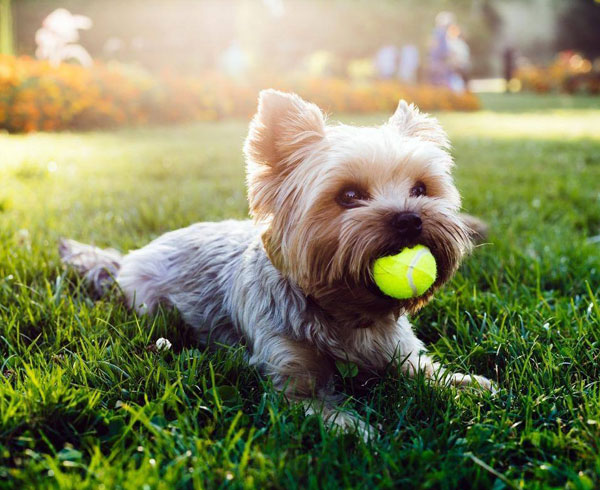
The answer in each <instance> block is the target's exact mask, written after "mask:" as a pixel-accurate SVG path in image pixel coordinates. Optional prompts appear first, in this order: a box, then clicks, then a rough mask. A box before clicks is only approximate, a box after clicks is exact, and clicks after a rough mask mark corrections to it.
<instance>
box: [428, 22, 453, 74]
mask: <svg viewBox="0 0 600 490" xmlns="http://www.w3.org/2000/svg"><path fill="white" fill-rule="evenodd" d="M453 23H454V14H452V13H450V12H440V13H439V14H437V16H436V18H435V27H434V28H433V32H432V35H431V45H430V49H429V78H430V82H431V83H432V84H433V85H444V86H449V84H450V67H449V64H448V58H449V54H450V50H449V47H448V28H449V27H450V26H451V25H452V24H453Z"/></svg>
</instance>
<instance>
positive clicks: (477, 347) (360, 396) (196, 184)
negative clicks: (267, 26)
mask: <svg viewBox="0 0 600 490" xmlns="http://www.w3.org/2000/svg"><path fill="white" fill-rule="evenodd" d="M503 100H504V99H500V98H498V97H496V98H486V103H487V104H488V107H490V108H491V109H495V110H494V111H491V110H486V111H482V112H480V113H473V114H452V113H450V114H443V115H441V119H442V121H443V122H444V124H445V125H446V126H447V129H448V131H449V133H450V135H451V138H452V141H453V144H454V150H453V151H454V154H455V157H456V160H457V168H456V176H457V181H458V184H459V187H460V189H461V191H462V193H463V196H464V205H465V208H466V210H467V211H469V212H471V213H474V214H477V215H478V216H481V217H483V218H484V219H486V220H487V221H488V222H489V223H490V225H491V236H490V238H489V240H488V243H487V244H486V245H484V246H481V247H479V248H478V249H477V250H476V251H475V253H474V254H473V255H472V256H471V257H470V258H469V259H468V260H467V261H466V262H465V264H464V265H463V267H462V268H461V270H460V272H459V273H458V274H457V276H456V278H455V279H454V280H453V281H452V283H451V284H449V285H448V286H447V287H446V288H445V289H444V290H443V291H442V292H441V294H439V295H438V296H437V298H436V299H435V300H434V301H433V302H432V303H431V304H430V305H429V306H428V307H427V308H426V309H425V310H423V312H422V313H421V314H420V315H419V316H418V317H417V318H415V324H416V326H417V329H418V331H419V334H420V336H421V337H422V338H423V339H424V340H426V341H427V342H428V343H430V345H431V349H432V351H433V352H434V354H435V355H436V356H437V357H438V358H439V359H441V360H442V361H443V362H444V363H445V364H447V365H448V366H450V367H452V368H454V369H457V370H458V369H460V370H465V371H468V372H475V373H478V374H483V375H485V376H488V377H490V378H492V379H494V380H495V381H496V382H497V383H498V385H499V387H500V392H499V393H498V394H497V395H494V396H491V395H489V394H482V395H481V394H477V393H473V392H471V391H465V392H457V391H455V390H452V389H439V388H435V387H432V386H430V385H428V384H427V383H426V382H424V381H423V379H406V378H404V377H398V376H395V375H394V374H393V373H390V374H389V375H388V376H387V377H385V378H384V379H380V380H369V381H368V382H367V383H366V384H365V383H363V382H362V380H359V378H345V379H343V378H341V379H340V380H338V383H339V389H340V390H341V391H343V392H344V393H345V394H347V395H348V397H349V399H350V401H349V405H348V406H349V408H352V409H355V410H356V411H357V412H359V413H360V414H362V415H363V416H365V417H368V418H369V420H370V421H371V422H372V423H374V424H380V425H381V429H382V430H381V433H380V435H379V436H378V438H377V439H376V440H374V441H372V442H370V443H368V444H365V443H363V442H362V441H360V440H359V439H358V438H356V437H355V436H353V435H334V434H330V433H328V432H326V431H325V430H324V429H323V426H322V423H321V422H320V420H319V418H318V417H315V416H312V417H305V416H304V415H303V413H302V410H301V409H299V408H298V407H296V406H293V405H289V404H288V403H287V402H286V401H285V400H283V399H282V398H281V397H280V396H278V395H277V393H275V392H274V391H273V390H272V389H271V388H270V387H269V385H268V382H266V381H264V380H261V378H260V377H259V375H258V373H257V372H255V371H254V370H253V369H250V368H248V367H247V366H246V365H245V364H244V361H243V356H242V352H241V351H240V350H239V349H230V350H221V351H218V352H206V351H205V350H204V349H203V348H202V346H197V345H195V344H194V342H193V337H192V335H191V333H190V332H189V331H187V330H186V329H185V328H184V327H183V326H182V325H181V321H180V320H179V319H178V318H177V315H176V314H173V313H169V312H164V313H162V314H160V315H159V316H158V317H156V318H146V317H137V316H136V315H134V314H132V313H129V312H127V311H126V310H125V309H124V308H123V307H122V306H121V305H119V303H118V302H117V301H111V300H110V299H108V300H105V301H100V302H93V301H92V300H91V299H89V297H88V296H87V294H86V292H85V291H84V290H83V288H82V287H81V285H80V284H78V282H77V280H76V279H75V277H74V276H73V275H72V274H70V273H68V272H65V271H63V269H62V268H61V267H60V265H59V262H58V256H57V252H56V243H57V240H58V238H59V237H60V236H69V237H73V238H77V239H80V240H83V241H86V242H94V243H96V244H98V245H111V246H116V247H118V248H120V249H122V250H127V249H130V248H134V247H137V246H141V245H143V244H145V243H147V242H148V240H150V239H152V238H154V237H156V236H157V235H159V234H161V233H163V232H164V231H167V230H170V229H173V228H177V227H180V226H184V225H187V224H188V223H191V222H194V221H198V220H219V219H222V218H225V217H231V218H244V217H245V216H246V214H247V207H246V202H245V190H244V175H243V167H242V157H241V144H242V141H243V138H244V133H245V130H246V123H245V122H241V121H232V122H223V123H217V124H194V125H189V126H185V127H172V128H167V129H143V130H141V129H140V130H123V131H116V132H99V133H87V134H78V133H73V134H66V133H65V134H38V135H30V136H7V135H0V356H1V359H0V373H1V374H0V487H19V488H23V487H54V488H59V487H60V488H77V489H78V490H80V489H83V488H100V487H99V485H100V484H103V485H104V488H106V489H110V488H117V487H119V488H127V489H129V488H131V489H139V488H165V489H167V488H169V489H170V488H190V487H192V486H196V487H198V488H201V487H221V486H222V487H231V488H238V487H244V486H245V487H260V488H264V487H274V488H287V489H289V488H297V487H307V486H309V487H310V486H312V487H321V488H336V487H358V488H364V487H367V488H368V487H397V486H407V487H423V488H466V487H479V488H494V489H501V488H505V487H512V486H516V487H521V486H523V487H527V488H547V487H551V486H553V487H565V486H566V487H568V488H578V489H588V488H592V487H598V486H599V485H600V478H599V477H598V474H599V473H600V442H599V441H600V385H599V380H600V294H599V288H600V243H593V241H590V240H589V238H590V237H593V236H597V235H599V234H600V185H599V184H600V132H599V131H598V128H599V127H600V104H599V103H598V100H599V99H594V100H593V101H592V99H575V100H574V101H573V99H569V103H568V104H567V107H565V103H564V102H563V101H564V100H565V99H562V98H555V99H552V98H544V99H543V100H541V99H536V98H531V97H527V96H514V97H512V96H510V97H509V98H506V100H507V101H509V102H510V104H511V105H510V108H511V109H512V110H513V111H516V113H513V112H511V111H510V110H507V109H506V107H505V106H504V105H503V104H505V103H504V102H503ZM586 101H587V102H586ZM503 108H504V109H503ZM383 117H384V116H382V115H373V116H368V117H365V116H360V117H358V116H356V117H354V116H344V117H343V118H342V119H344V120H346V121H356V122H358V123H364V124H367V123H371V122H381V121H382V120H383ZM113 300H114V298H113ZM159 337H167V338H168V339H170V340H171V342H172V343H173V350H171V351H168V352H163V353H156V352H154V351H153V350H152V349H149V348H148V346H151V345H152V344H153V343H154V342H155V341H156V339H158V338H159ZM144 485H146V486H147V487H144Z"/></svg>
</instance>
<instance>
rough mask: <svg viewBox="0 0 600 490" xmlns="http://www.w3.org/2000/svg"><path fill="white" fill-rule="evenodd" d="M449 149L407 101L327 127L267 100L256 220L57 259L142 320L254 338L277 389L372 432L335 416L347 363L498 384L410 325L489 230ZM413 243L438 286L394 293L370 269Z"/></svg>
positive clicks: (251, 159)
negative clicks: (159, 314) (155, 318)
mask: <svg viewBox="0 0 600 490" xmlns="http://www.w3.org/2000/svg"><path fill="white" fill-rule="evenodd" d="M447 148H448V139H447V136H446V134H445V132H444V131H443V129H442V128H441V126H440V125H439V123H438V122H437V121H436V120H435V119H434V118H432V117H431V116H428V115H424V114H421V113H420V112H419V111H418V110H417V109H416V108H415V107H413V106H409V105H408V104H406V103H405V102H400V104H399V106H398V109H397V111H396V112H395V114H394V115H392V117H391V118H390V120H389V121H388V122H387V123H386V124H384V125H382V126H380V127H375V128H361V127H353V126H345V125H341V124H340V125H327V124H326V121H325V118H324V116H323V114H322V113H321V111H320V110H319V109H318V108H317V107H316V106H315V105H313V104H309V103H308V102H305V101H303V100H302V99H300V98H299V97H298V96H296V95H291V94H285V93H281V92H277V91H274V90H267V91H264V92H262V93H261V95H260V101H259V106H258V113H257V114H256V116H255V117H254V119H253V120H252V122H251V124H250V130H249V133H248V138H247V139H246V143H245V146H244V151H245V155H246V162H247V182H248V200H249V206H250V211H251V214H252V216H253V219H254V222H253V223H252V222H248V221H241V222H240V221H225V222H221V223H199V224H195V225H192V226H189V227H188V228H184V229H181V230H176V231H173V232H170V233H166V234H165V235H163V236H161V237H159V238H157V239H156V240H155V241H153V242H152V243H150V244H148V245H147V246H145V247H143V248H141V249H140V250H136V251H133V252H131V253H129V254H127V255H125V256H124V257H121V256H120V255H118V254H115V253H114V252H110V251H107V252H104V251H101V250H98V249H95V248H94V247H90V246H86V245H82V244H79V243H77V242H73V241H65V242H63V245H62V247H61V249H60V251H61V255H62V257H63V260H64V261H65V262H66V263H69V264H72V265H73V266H74V267H75V268H76V269H77V270H79V271H80V272H81V274H83V275H84V276H85V277H87V278H88V280H90V282H92V283H94V285H95V286H96V289H97V290H98V291H99V292H102V290H103V289H104V288H105V286H106V281H107V280H109V279H111V278H114V277H115V276H116V281H117V282H118V284H119V286H120V288H121V290H122V291H123V292H124V294H125V297H126V299H127V302H128V304H129V306H130V307H131V308H134V309H136V310H137V311H139V312H141V313H152V312H154V311H155V309H156V307H157V305H159V304H161V305H163V306H171V307H174V308H177V309H178V310H179V311H180V312H181V315H182V317H183V319H184V320H185V321H186V322H187V323H188V324H189V325H191V326H192V327H194V328H195V329H196V330H197V332H198V336H199V337H200V338H201V339H202V340H204V341H205V342H213V341H214V342H219V343H227V344H237V343H240V342H242V343H243V344H244V345H245V346H246V347H247V349H248V358H249V360H250V363H251V364H252V365H255V366H257V367H258V368H259V369H261V370H262V372H263V373H265V374H266V375H267V376H269V377H270V378H271V379H272V381H273V384H274V386H275V387H276V388H278V389H280V390H283V391H284V392H285V393H286V395H287V396H289V397H290V398H294V399H300V400H302V401H303V402H305V404H306V407H307V411H308V412H314V411H319V412H320V413H321V414H322V415H323V417H324V420H325V421H327V422H331V423H335V424H337V425H338V426H340V427H342V428H345V429H347V428H352V427H356V428H357V429H358V430H360V431H361V432H362V434H363V435H364V436H365V437H366V436H368V435H369V434H371V433H372V431H371V429H370V428H369V427H368V426H367V425H366V424H365V423H364V422H362V421H360V420H357V419H355V418H352V417H351V416H349V415H348V414H346V413H340V411H339V410H337V409H336V400H337V399H338V398H339V397H338V396H336V395H335V394H334V393H333V391H332V382H331V380H332V377H333V373H334V371H335V367H334V366H335V361H339V360H343V361H352V362H354V363H356V364H357V365H358V366H359V368H360V369H365V370H371V371H374V372H377V371H383V370H384V369H385V368H386V367H388V366H389V365H390V364H391V363H396V364H398V365H399V366H400V368H401V370H402V371H404V372H405V373H407V374H408V375H414V374H415V373H416V372H418V371H422V372H423V373H424V374H425V375H426V376H427V377H428V378H431V379H432V380H436V381H444V382H448V383H452V384H455V385H458V386H464V385H467V384H470V383H472V382H474V383H475V384H476V385H478V386H480V387H482V388H485V389H491V383H490V382H489V381H488V380H486V379H485V378H482V377H477V376H475V377H470V376H467V375H463V374H452V373H446V372H445V371H444V370H443V368H441V367H440V365H439V364H438V363H436V362H434V361H433V360H432V359H431V358H430V357H428V356H427V354H426V352H425V347H424V346H423V344H422V343H421V341H419V339H418V338H417V337H416V336H415V334H414V332H413V330H412V327H411V325H410V323H409V321H408V318H407V314H409V313H412V312H414V311H416V310H418V309H419V308H421V307H422V306H423V305H425V304H426V303H427V302H428V301H429V300H430V299H431V297H432V295H433V294H434V293H435V291H436V290H437V289H438V288H440V287H441V286H442V285H443V284H445V283H446V282H447V281H448V279H449V278H450V277H451V276H452V274H453V273H454V272H455V270H456V268H457V267H458V265H459V263H460V260H461V258H462V257H463V255H464V254H465V253H466V252H467V251H468V250H469V249H470V246H471V237H472V236H473V234H474V228H478V229H481V228H482V225H481V222H478V221H476V220H474V219H470V220H469V218H468V217H466V218H465V217H464V216H461V215H460V214H459V209H460V196H459V193H458V191H457V190H456V187H455V186H454V183H453V180H452V176H451V171H452V166H453V161H452V157H451V156H450V154H449V153H448V151H447ZM420 188H421V189H422V190H423V191H424V190H425V189H426V192H425V194H424V195H419V194H421V192H418V193H416V191H415V189H420ZM347 189H352V195H351V196H354V197H352V199H354V198H355V197H356V199H355V200H353V201H352V202H351V203H350V204H351V205H346V204H345V203H344V201H343V199H342V198H343V196H344V195H345V192H344V190H347ZM340 199H342V200H340ZM403 213H404V214H406V213H412V216H417V217H419V218H420V220H421V224H422V229H421V230H419V232H418V234H409V233H407V232H406V231H399V228H398V226H395V225H394V220H395V219H396V218H398V216H399V215H402V214H403ZM465 219H467V220H469V226H467V224H465ZM415 244H424V245H426V246H428V247H429V249H430V250H431V252H432V253H433V255H434V256H435V258H436V262H437V267H438V277H437V280H436V282H435V283H434V285H433V287H432V288H431V289H430V290H429V291H428V292H427V293H425V294H424V295H423V296H422V297H419V298H414V299H408V300H395V299H392V298H390V297H387V296H385V295H383V294H382V293H381V292H380V291H379V290H378V289H377V287H376V286H375V284H374V283H373V279H372V277H371V270H372V265H373V261H374V260H375V259H377V258H378V257H381V256H383V255H388V254H392V253H397V252H399V251H400V250H401V249H402V248H404V247H406V246H412V245H415ZM82 257H83V259H82ZM84 259H85V260H84ZM106 267H109V268H110V274H104V273H101V271H102V270H103V269H105V268H106ZM96 283H97V284H96Z"/></svg>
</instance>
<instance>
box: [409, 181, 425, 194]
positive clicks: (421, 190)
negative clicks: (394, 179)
mask: <svg viewBox="0 0 600 490" xmlns="http://www.w3.org/2000/svg"><path fill="white" fill-rule="evenodd" d="M426 194H427V187H425V184H424V183H423V182H420V181H419V182H417V183H416V184H415V185H414V187H413V188H412V189H411V190H410V196H411V197H419V196H425V195H426Z"/></svg>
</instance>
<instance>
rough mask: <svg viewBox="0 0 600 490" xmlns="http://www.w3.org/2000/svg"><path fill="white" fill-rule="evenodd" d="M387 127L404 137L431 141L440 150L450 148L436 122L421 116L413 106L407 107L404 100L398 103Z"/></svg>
mask: <svg viewBox="0 0 600 490" xmlns="http://www.w3.org/2000/svg"><path fill="white" fill-rule="evenodd" d="M387 125H388V126H391V127H393V128H394V129H397V130H398V131H399V132H400V134H402V135H404V136H414V137H416V138H420V139H422V140H425V141H431V142H432V143H435V144H436V145H438V146H439V147H441V148H448V147H449V146H450V142H449V141H448V135H447V134H446V131H444V130H443V129H442V126H441V125H440V123H439V122H438V120H437V119H436V118H435V117H432V116H429V115H428V114H423V113H422V112H421V111H419V109H417V107H416V106H415V105H414V104H410V105H408V104H407V103H406V101H404V100H401V101H400V103H399V104H398V108H397V109H396V112H395V113H394V115H393V116H392V117H390V119H389V121H388V122H387Z"/></svg>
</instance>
